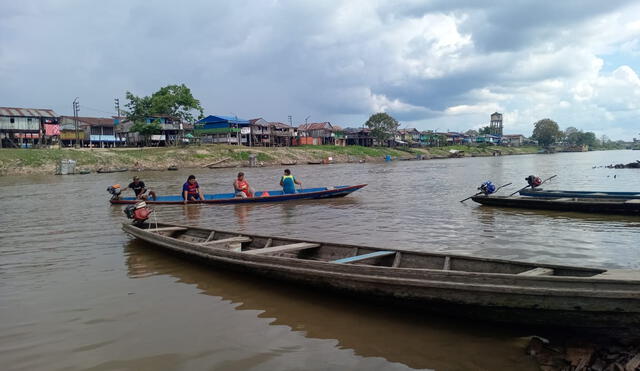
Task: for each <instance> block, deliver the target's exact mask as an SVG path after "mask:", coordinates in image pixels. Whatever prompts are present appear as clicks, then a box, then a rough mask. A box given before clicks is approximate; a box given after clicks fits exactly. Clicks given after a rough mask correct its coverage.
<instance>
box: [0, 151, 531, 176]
mask: <svg viewBox="0 0 640 371" xmlns="http://www.w3.org/2000/svg"><path fill="white" fill-rule="evenodd" d="M451 149H456V150H458V151H464V156H467V157H469V156H492V155H493V154H494V147H466V146H452V147H439V148H429V149H422V148H420V149H417V148H409V149H394V148H382V147H375V148H374V147H361V146H347V147H338V146H300V147H275V148H262V147H252V148H248V147H237V146H230V145H201V146H189V147H153V148H152V147H145V148H93V149H88V148H83V149H72V148H63V149H2V150H0V175H14V174H54V173H55V170H56V167H57V166H58V164H59V163H60V161H61V160H64V159H70V160H75V161H76V168H77V169H83V170H90V171H96V170H98V169H100V168H139V169H148V170H166V169H167V168H168V167H170V166H176V167H178V168H198V167H204V166H206V165H208V164H213V163H217V162H219V166H246V165H247V164H248V160H249V156H250V154H255V155H256V157H257V162H258V163H259V164H261V165H264V166H279V165H281V164H292V163H297V164H305V163H307V162H318V161H322V160H326V159H327V158H329V157H331V158H332V162H335V163H345V162H362V161H366V162H375V161H384V158H385V157H386V156H387V155H388V156H392V158H394V159H415V158H417V157H418V156H420V157H423V158H425V159H430V158H446V157H449V156H450V152H449V150H451ZM499 150H500V152H501V154H502V155H511V154H527V153H536V152H537V148H536V147H500V148H499Z"/></svg>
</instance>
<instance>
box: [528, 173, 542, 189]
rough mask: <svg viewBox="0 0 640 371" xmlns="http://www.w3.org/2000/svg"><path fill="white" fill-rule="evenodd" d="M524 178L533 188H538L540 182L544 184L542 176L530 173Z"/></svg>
mask: <svg viewBox="0 0 640 371" xmlns="http://www.w3.org/2000/svg"><path fill="white" fill-rule="evenodd" d="M524 180H526V181H527V183H528V184H529V186H530V187H531V188H536V187H538V186H540V184H542V179H540V177H537V176H535V175H529V176H528V177H526V178H524Z"/></svg>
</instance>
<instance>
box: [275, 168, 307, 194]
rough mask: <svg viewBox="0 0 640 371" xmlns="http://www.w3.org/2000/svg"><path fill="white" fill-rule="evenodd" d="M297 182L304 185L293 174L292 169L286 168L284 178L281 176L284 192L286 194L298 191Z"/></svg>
mask: <svg viewBox="0 0 640 371" xmlns="http://www.w3.org/2000/svg"><path fill="white" fill-rule="evenodd" d="M296 184H297V185H302V182H301V181H299V180H298V179H296V178H295V177H294V176H293V175H291V170H289V169H285V170H284V175H283V176H282V178H280V185H281V186H282V192H283V193H285V194H289V193H296Z"/></svg>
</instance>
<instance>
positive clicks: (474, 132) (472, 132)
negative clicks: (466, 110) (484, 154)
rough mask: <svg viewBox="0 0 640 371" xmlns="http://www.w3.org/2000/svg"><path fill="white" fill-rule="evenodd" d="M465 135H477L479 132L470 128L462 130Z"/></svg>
mask: <svg viewBox="0 0 640 371" xmlns="http://www.w3.org/2000/svg"><path fill="white" fill-rule="evenodd" d="M464 133H465V134H466V135H468V136H470V137H477V136H478V135H479V134H480V133H478V132H477V131H476V130H473V129H470V130H467V131H465V132H464Z"/></svg>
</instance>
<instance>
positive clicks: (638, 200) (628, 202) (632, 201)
mask: <svg viewBox="0 0 640 371" xmlns="http://www.w3.org/2000/svg"><path fill="white" fill-rule="evenodd" d="M624 203H625V204H640V199H633V200H627V201H625V202H624Z"/></svg>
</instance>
